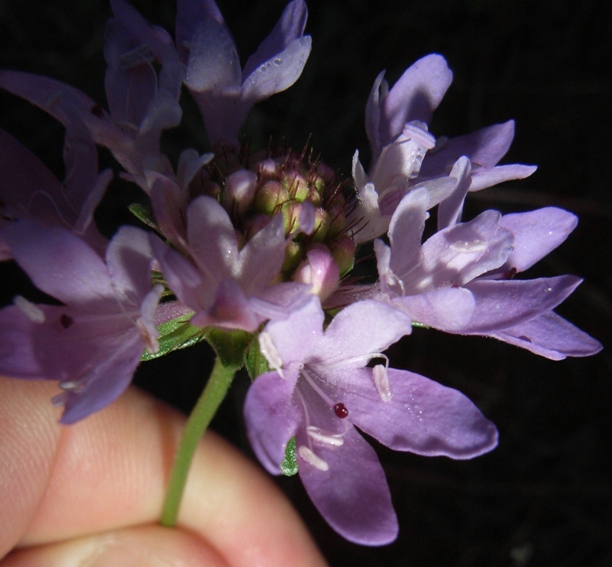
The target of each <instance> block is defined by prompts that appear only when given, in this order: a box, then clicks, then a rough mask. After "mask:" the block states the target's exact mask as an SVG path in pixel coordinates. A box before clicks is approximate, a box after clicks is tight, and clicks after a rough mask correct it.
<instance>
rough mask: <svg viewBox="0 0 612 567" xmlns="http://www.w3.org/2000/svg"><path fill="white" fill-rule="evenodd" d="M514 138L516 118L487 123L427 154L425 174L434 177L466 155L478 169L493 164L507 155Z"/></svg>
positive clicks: (489, 166)
mask: <svg viewBox="0 0 612 567" xmlns="http://www.w3.org/2000/svg"><path fill="white" fill-rule="evenodd" d="M513 138H514V120H508V122H503V123H502V124H493V125H492V126H486V127H485V128H481V129H480V130H477V131H476V132H471V133H469V134H465V135H463V136H457V137H456V138H450V139H448V140H446V142H445V143H444V144H442V145H441V147H440V149H436V150H434V151H433V152H430V153H428V154H427V157H426V158H425V160H424V162H423V167H422V175H424V176H426V177H434V176H438V175H442V174H444V173H445V172H448V171H449V170H450V168H451V167H452V165H453V164H454V163H455V162H456V161H457V160H458V159H459V158H460V157H461V156H466V157H468V158H469V160H470V161H471V162H472V166H473V168H474V169H479V168H491V167H493V166H495V165H497V163H498V162H499V160H500V159H501V158H502V157H504V156H505V155H506V152H507V151H508V149H509V148H510V144H511V143H512V139H513Z"/></svg>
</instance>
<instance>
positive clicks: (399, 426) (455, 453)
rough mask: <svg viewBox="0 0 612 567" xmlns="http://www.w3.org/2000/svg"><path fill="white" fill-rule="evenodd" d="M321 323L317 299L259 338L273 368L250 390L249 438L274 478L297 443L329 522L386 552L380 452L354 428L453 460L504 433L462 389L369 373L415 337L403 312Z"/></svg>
mask: <svg viewBox="0 0 612 567" xmlns="http://www.w3.org/2000/svg"><path fill="white" fill-rule="evenodd" d="M323 323H324V313H323V311H322V309H321V307H320V304H319V301H318V300H317V299H316V298H314V297H313V298H311V299H310V301H308V303H306V304H305V305H303V306H302V307H301V308H300V309H299V310H295V311H294V312H292V313H291V315H290V316H289V318H288V319H286V320H284V321H274V322H270V323H268V325H267V326H266V328H265V329H264V331H263V332H262V333H261V334H260V337H259V343H260V348H261V351H262V353H263V354H264V356H265V357H266V359H267V360H268V362H269V364H270V366H271V367H272V368H273V370H272V371H270V372H267V373H265V374H262V375H261V376H259V377H257V379H256V380H255V382H254V383H253V385H252V386H251V388H250V389H249V392H248V394H247V399H246V402H245V408H244V414H245V420H246V424H247V431H248V434H249V438H250V440H251V444H252V446H253V448H254V450H255V453H256V454H257V457H258V458H259V460H260V461H261V463H262V464H263V465H264V467H265V468H266V469H267V470H268V471H269V472H271V473H272V474H279V473H280V464H281V462H282V461H283V458H284V454H285V447H286V445H287V443H288V441H289V440H290V439H291V438H292V437H294V436H295V438H296V448H297V460H298V466H299V474H300V477H301V479H302V482H303V483H304V486H305V488H306V490H307V491H308V493H309V495H310V497H311V499H312V501H313V502H314V504H315V505H316V506H317V508H318V509H319V511H320V512H321V514H322V515H323V516H324V517H325V519H326V520H327V521H328V522H329V523H330V525H331V526H332V527H333V528H334V529H335V530H337V531H338V532H339V533H340V534H341V535H342V536H344V537H345V538H347V539H349V540H350V541H353V542H356V543H361V544H364V545H383V544H385V543H389V542H391V541H393V540H394V539H395V537H396V535H397V529H398V528H397V520H396V517H395V512H394V511H393V506H392V504H391V498H390V494H389V488H388V486H387V483H386V480H385V475H384V472H383V469H382V467H381V465H380V463H379V462H378V458H377V457H376V453H375V452H374V450H373V449H372V447H370V445H369V444H368V443H367V442H366V441H365V440H364V439H363V437H361V435H360V434H359V433H358V432H357V431H356V430H355V428H354V427H353V425H355V426H357V427H358V428H359V429H360V430H362V431H364V432H365V433H367V434H368V435H371V436H372V437H374V438H375V439H377V440H378V441H380V442H381V443H383V444H384V445H386V446H388V447H390V448H392V449H395V450H399V451H410V452H413V453H417V454H419V455H424V456H436V455H445V456H448V457H452V458H455V459H469V458H472V457H475V456H477V455H481V454H483V453H486V452H487V451H490V450H491V449H493V448H494V447H495V445H496V443H497V431H496V429H495V427H494V426H493V424H492V423H490V422H489V421H488V420H487V419H485V418H484V417H483V415H482V414H481V413H480V411H479V410H478V409H477V408H476V407H475V406H474V404H473V403H472V402H471V401H470V400H468V399H467V398H466V397H465V396H463V395H462V394H461V393H459V392H457V391H455V390H452V389H450V388H446V387H444V386H441V385H440V384H437V383H436V382H433V381H432V380H429V379H427V378H424V377H423V376H419V375H418V374H413V373H411V372H408V371H404V370H395V369H393V368H387V364H386V363H383V364H380V363H379V364H376V365H374V367H373V368H370V367H367V366H366V365H367V364H368V363H369V362H370V361H371V360H377V361H379V362H380V361H381V360H383V361H385V360H386V357H385V355H384V354H382V351H383V350H384V349H386V348H387V347H388V346H389V345H391V344H392V343H394V342H395V341H397V340H398V339H399V338H401V337H402V336H403V335H405V334H406V333H409V332H410V325H411V320H410V319H409V317H407V316H406V315H404V314H403V313H402V312H400V311H398V310H397V309H395V308H393V307H391V306H390V305H385V304H383V303H380V302H376V301H363V302H358V303H354V304H352V305H350V306H349V307H347V308H346V309H344V310H343V311H341V312H340V313H339V314H338V315H336V316H335V317H334V319H333V320H332V322H331V323H330V324H329V326H328V327H327V328H326V329H325V330H323Z"/></svg>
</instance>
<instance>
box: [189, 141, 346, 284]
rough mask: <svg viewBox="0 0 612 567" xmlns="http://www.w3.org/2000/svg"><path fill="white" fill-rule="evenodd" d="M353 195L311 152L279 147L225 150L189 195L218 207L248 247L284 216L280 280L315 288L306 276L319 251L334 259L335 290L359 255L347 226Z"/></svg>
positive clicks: (330, 262) (328, 271) (328, 272)
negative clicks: (312, 255)
mask: <svg viewBox="0 0 612 567" xmlns="http://www.w3.org/2000/svg"><path fill="white" fill-rule="evenodd" d="M348 189H349V188H348V186H347V183H346V180H345V179H343V178H342V177H341V176H340V175H338V174H337V173H336V172H335V171H334V170H333V169H332V168H331V167H329V166H328V165H326V164H325V163H323V162H321V161H320V160H318V159H314V158H313V157H312V155H311V153H308V152H306V151H302V152H296V151H295V150H292V149H290V148H287V147H278V148H275V149H271V150H260V151H257V152H254V153H249V152H248V149H246V148H244V147H243V148H239V149H235V150H234V149H232V148H226V147H221V148H220V149H218V150H217V152H216V153H215V157H214V159H213V160H211V161H210V162H209V163H208V164H207V165H206V167H205V168H204V169H203V170H202V174H201V175H200V176H199V177H197V178H196V179H195V180H194V181H193V182H192V185H191V187H190V193H191V195H192V196H194V197H195V196H196V195H198V194H205V195H208V196H210V197H213V198H215V199H216V200H217V201H219V202H220V203H221V205H222V206H223V207H224V209H225V210H226V211H227V213H228V214H229V216H230V218H231V219H232V222H233V224H234V227H235V229H236V231H237V233H238V240H239V241H240V242H242V243H243V244H244V243H246V242H247V241H249V240H250V239H251V238H252V237H253V236H254V235H255V234H256V233H257V232H259V231H260V230H261V229H262V228H263V227H265V226H266V225H267V224H268V223H269V222H270V220H271V219H272V218H273V217H274V216H275V215H277V214H279V213H281V214H282V216H283V224H284V228H285V235H286V237H287V239H289V242H288V245H287V248H286V252H285V260H284V262H283V266H282V270H281V273H280V274H279V276H278V279H279V280H280V281H288V280H297V281H301V282H302V283H314V282H313V281H310V280H309V279H308V277H306V276H305V270H306V269H308V271H309V272H310V273H312V270H310V268H307V265H308V266H309V265H310V262H311V261H312V260H311V259H310V252H311V251H313V250H316V251H317V252H316V257H317V258H321V257H322V255H326V256H328V257H329V260H328V261H326V265H327V266H328V268H327V269H326V270H325V274H326V277H327V278H329V277H330V275H332V276H333V274H335V278H336V282H335V285H333V286H332V287H333V288H334V289H335V287H336V286H337V283H338V279H339V277H340V276H342V275H344V274H346V273H348V272H349V271H350V269H351V268H352V266H353V262H354V255H355V243H354V241H353V238H352V237H351V236H350V228H351V227H350V226H349V223H348V221H347V216H348V214H349V211H350V209H351V200H350V197H349V196H348V195H347V194H346V191H347V190H348ZM314 271H316V272H318V270H317V269H315V270H314ZM309 277H310V276H309ZM305 278H306V279H305ZM330 285H331V283H330V282H328V283H325V284H324V285H323V288H325V289H327V288H330ZM332 291H333V290H332ZM330 293H331V292H330Z"/></svg>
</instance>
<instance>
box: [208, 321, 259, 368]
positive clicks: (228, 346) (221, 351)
mask: <svg viewBox="0 0 612 567" xmlns="http://www.w3.org/2000/svg"><path fill="white" fill-rule="evenodd" d="M206 340H207V341H208V342H209V343H210V346H211V347H213V349H214V350H215V353H216V354H217V356H218V357H219V358H220V359H221V362H222V363H223V366H233V367H236V368H241V367H242V366H244V361H245V358H246V351H247V349H248V348H249V344H250V343H251V341H252V340H253V335H252V334H251V333H247V332H246V331H222V330H220V329H209V331H208V332H207V333H206Z"/></svg>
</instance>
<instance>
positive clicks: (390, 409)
mask: <svg viewBox="0 0 612 567" xmlns="http://www.w3.org/2000/svg"><path fill="white" fill-rule="evenodd" d="M387 372H388V377H389V389H390V392H391V399H390V400H389V401H383V400H382V399H381V397H380V396H379V394H378V392H377V390H376V387H375V386H374V380H373V378H372V370H371V369H370V368H363V369H360V370H356V371H355V372H353V373H352V374H351V378H350V381H349V380H347V381H346V382H345V383H343V384H342V385H339V388H338V394H337V395H338V396H340V395H343V398H342V399H343V402H344V404H345V406H346V407H347V408H348V410H349V418H350V419H351V420H352V421H353V423H354V424H355V425H356V426H357V427H359V428H360V429H362V430H363V431H364V432H365V433H367V434H368V435H371V436H372V437H374V438H375V439H377V440H378V441H380V442H381V443H382V444H383V445H386V446H387V447H390V448H391V449H394V450H396V451H410V452H411V453H416V454H417V455H423V456H426V457H435V456H441V455H443V456H447V457H451V458H453V459H471V458H473V457H477V456H479V455H482V454H483V453H487V452H488V451H491V450H492V449H493V448H495V446H496V445H497V430H496V429H495V426H494V425H493V424H492V423H491V422H490V421H489V420H488V419H486V418H485V417H484V416H483V415H482V413H481V412H480V410H479V409H478V408H477V407H476V406H475V405H474V404H473V403H472V402H471V401H470V400H469V399H468V398H467V397H466V396H464V395H463V394H462V393H460V392H458V391H457V390H454V389H452V388H447V387H445V386H442V385H441V384H438V383H437V382H434V381H433V380H430V379H428V378H425V377H424V376H420V375H419V374H414V373H413V372H408V371H407V370H396V369H394V368H389V369H388V370H387Z"/></svg>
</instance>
